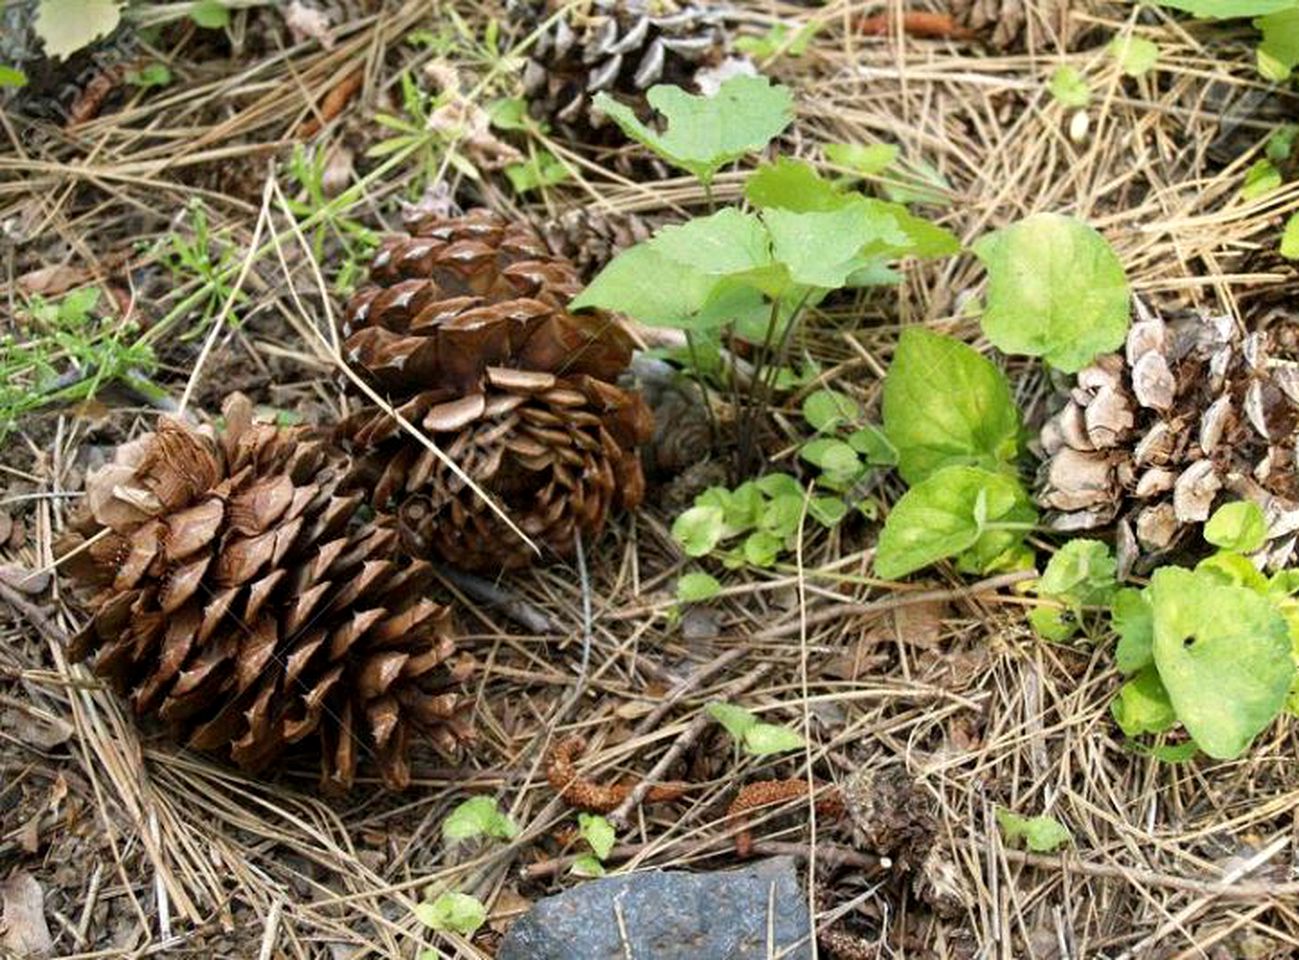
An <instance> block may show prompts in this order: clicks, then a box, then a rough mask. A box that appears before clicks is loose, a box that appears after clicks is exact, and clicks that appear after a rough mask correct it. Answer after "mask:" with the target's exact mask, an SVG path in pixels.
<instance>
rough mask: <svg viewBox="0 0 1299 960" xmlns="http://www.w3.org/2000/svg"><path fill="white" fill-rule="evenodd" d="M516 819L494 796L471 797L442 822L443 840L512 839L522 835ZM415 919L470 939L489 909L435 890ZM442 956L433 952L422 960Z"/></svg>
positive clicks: (462, 895)
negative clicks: (501, 807)
mask: <svg viewBox="0 0 1299 960" xmlns="http://www.w3.org/2000/svg"><path fill="white" fill-rule="evenodd" d="M518 832H519V828H518V826H517V825H516V824H515V822H514V819H513V818H512V817H511V816H510V815H509V814H508V813H504V812H502V811H501V809H500V808H499V807H498V805H497V803H496V799H495V798H494V797H470V798H469V799H468V800H466V801H464V802H463V803H461V804H459V805H458V806H457V807H456V808H455V809H454V810H452V811H451V812H450V813H449V814H448V815H447V817H446V819H445V820H443V821H442V838H443V839H444V840H445V841H446V842H447V843H465V842H468V841H472V840H511V839H513V838H514V837H515V836H517V835H518ZM415 919H417V920H419V922H420V923H422V924H424V926H426V927H428V928H429V929H431V930H436V931H438V932H439V933H458V934H461V935H462V936H468V935H470V934H472V933H473V932H474V931H475V930H477V929H478V928H479V927H481V926H482V925H483V924H484V923H485V922H486V921H487V908H486V907H485V906H484V905H483V903H482V901H481V900H479V899H478V898H477V897H472V896H470V895H469V894H467V893H459V892H457V891H455V890H441V891H438V890H431V891H429V892H428V895H427V896H426V897H425V899H424V900H423V901H422V902H420V903H418V904H416V906H415ZM437 956H441V954H437V953H434V952H433V951H425V952H423V953H421V954H420V960H425V958H429V960H432V958H433V957H437Z"/></svg>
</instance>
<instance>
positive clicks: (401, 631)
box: [60, 398, 468, 789]
mask: <svg viewBox="0 0 1299 960" xmlns="http://www.w3.org/2000/svg"><path fill="white" fill-rule="evenodd" d="M225 412H226V419H227V427H226V430H225V432H224V434H222V435H221V437H220V438H213V437H212V436H210V435H208V434H204V433H200V432H199V431H196V430H194V429H191V428H189V427H187V426H184V425H182V424H180V423H177V422H175V421H170V420H163V421H162V422H161V423H160V425H159V426H158V428H157V430H156V431H155V432H153V433H150V434H146V435H144V436H143V437H141V438H140V439H138V440H136V441H133V442H132V443H130V444H127V445H125V446H124V447H122V448H121V449H120V450H119V451H118V456H117V458H116V460H115V461H114V462H113V463H112V464H110V465H108V466H107V467H106V468H104V469H102V470H101V471H99V472H98V473H96V474H94V475H92V476H91V478H90V479H89V480H88V481H87V501H88V502H87V510H86V512H85V514H84V515H83V516H82V517H80V518H79V520H78V521H77V522H76V523H75V525H74V527H73V529H72V530H71V531H70V532H69V533H68V534H67V535H66V536H65V538H64V540H63V542H62V543H61V545H60V552H61V553H63V554H65V555H67V556H68V559H67V561H66V569H67V570H68V572H69V573H70V574H71V575H72V576H73V578H74V579H75V580H76V581H77V582H78V583H79V584H80V585H81V586H82V587H83V588H85V589H86V590H87V592H91V593H92V596H91V599H90V606H91V608H92V610H93V614H92V617H91V619H90V621H89V623H88V624H87V625H86V627H85V628H84V629H83V630H82V631H81V632H80V633H79V634H78V635H77V637H76V638H75V639H74V641H73V643H72V645H71V648H70V656H71V657H72V658H73V659H74V660H81V659H85V658H87V657H90V656H92V655H93V656H94V670H95V672H96V673H97V674H98V675H100V676H101V677H103V678H104V679H105V680H106V681H107V682H108V683H109V685H110V686H112V687H113V688H114V689H115V690H117V691H118V692H119V693H121V694H123V695H124V696H126V697H127V698H128V699H129V700H130V702H131V705H132V708H133V709H134V711H135V712H136V713H137V714H140V715H156V716H157V717H158V718H160V719H161V720H162V721H164V722H165V723H166V724H167V725H169V726H170V727H171V728H172V731H173V732H174V733H175V734H176V735H177V736H178V737H179V739H181V740H182V742H184V743H186V745H187V746H189V747H191V748H193V749H197V750H204V751H211V752H216V753H219V754H221V755H223V756H225V757H227V758H228V759H229V760H231V761H232V762H234V763H235V764H236V765H238V766H239V767H241V768H243V769H245V770H248V771H250V772H254V773H256V772H261V771H264V770H266V769H267V768H268V767H270V765H271V764H273V763H275V762H276V761H277V760H279V759H280V758H282V757H283V756H284V755H285V754H286V753H287V752H288V751H289V749H290V748H291V747H293V746H294V745H295V744H301V743H303V742H304V741H307V740H308V738H311V737H313V736H314V737H315V738H316V740H317V743H318V753H319V757H320V761H321V767H322V783H323V784H324V785H325V786H326V787H327V788H341V789H346V788H347V787H349V786H350V785H351V783H352V780H353V778H354V776H355V772H356V769H357V764H358V761H359V760H360V759H362V758H361V757H360V756H359V755H358V750H360V751H362V752H364V753H373V754H375V755H376V756H377V759H378V763H379V768H380V772H381V773H382V775H383V777H384V779H385V781H386V782H387V783H388V784H389V785H390V786H393V787H402V786H404V785H405V784H406V783H407V782H408V781H409V769H408V765H407V752H408V745H409V741H410V738H411V734H412V732H413V729H415V728H417V729H419V730H421V731H424V732H426V733H429V734H430V735H431V736H432V737H433V739H434V742H435V744H436V745H438V746H439V747H440V748H442V749H443V750H446V751H454V750H455V749H456V746H457V744H458V742H459V741H460V740H461V739H462V738H464V737H466V736H467V735H468V732H467V728H466V727H465V726H464V724H463V723H462V722H461V721H460V720H459V719H458V718H457V699H458V698H457V696H456V694H455V693H454V691H453V690H452V689H451V686H452V682H453V680H454V679H455V678H454V677H453V674H452V671H451V669H450V666H449V664H450V659H449V658H450V657H451V655H452V653H453V652H454V649H455V643H454V640H453V634H452V631H451V624H450V612H449V610H448V608H446V607H443V606H440V605H438V604H436V603H434V602H432V601H431V600H428V599H426V598H424V597H423V596H422V593H423V588H424V587H425V586H427V584H428V583H429V581H431V579H432V571H431V569H430V568H429V566H428V565H427V564H426V563H404V562H402V561H400V560H399V559H398V558H397V555H396V549H395V548H396V546H397V541H398V536H397V531H396V528H395V524H394V523H393V521H392V520H391V519H379V520H374V521H371V522H369V523H358V522H357V520H356V511H357V507H358V505H359V503H360V501H361V496H360V495H359V494H357V493H349V494H343V493H340V491H339V485H340V483H341V481H342V479H343V477H344V476H345V475H346V473H347V468H346V463H345V462H344V461H342V460H341V459H340V458H339V457H338V455H337V454H336V453H334V452H331V451H330V450H329V449H328V448H327V447H326V446H324V445H323V444H322V443H321V442H320V441H319V440H318V439H315V438H313V437H312V436H311V435H310V433H309V432H308V431H306V430H305V429H302V428H278V427H273V426H270V425H266V424H259V423H254V422H253V420H252V416H251V405H250V404H248V403H247V401H246V400H244V399H243V398H235V399H234V400H233V401H232V402H230V403H228V404H227V406H226V411H225Z"/></svg>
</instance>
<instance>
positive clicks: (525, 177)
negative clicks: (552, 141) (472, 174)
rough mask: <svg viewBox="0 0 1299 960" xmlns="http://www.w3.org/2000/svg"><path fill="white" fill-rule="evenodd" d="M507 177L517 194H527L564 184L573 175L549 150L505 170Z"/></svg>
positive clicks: (539, 152)
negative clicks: (531, 191)
mask: <svg viewBox="0 0 1299 960" xmlns="http://www.w3.org/2000/svg"><path fill="white" fill-rule="evenodd" d="M505 176H506V177H507V178H508V179H509V181H510V186H511V187H513V188H514V192H515V193H527V192H528V191H530V190H538V189H540V188H542V187H553V186H554V185H555V184H557V183H563V182H564V181H565V180H567V179H568V178H569V177H570V176H571V173H570V172H569V169H568V167H566V166H565V165H564V164H563V162H562V161H560V159H559V158H558V157H556V156H555V155H554V154H553V153H551V152H550V151H549V150H539V151H538V152H537V153H536V154H534V155H533V156H531V157H529V158H528V159H527V160H525V161H523V162H522V163H512V164H510V165H509V166H508V167H506V168H505Z"/></svg>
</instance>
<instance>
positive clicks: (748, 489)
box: [672, 473, 848, 602]
mask: <svg viewBox="0 0 1299 960" xmlns="http://www.w3.org/2000/svg"><path fill="white" fill-rule="evenodd" d="M805 503H806V505H807V515H808V516H810V517H811V518H813V520H815V521H816V522H818V523H820V524H821V525H822V526H825V527H833V526H836V525H837V524H838V523H839V522H840V521H841V520H842V519H843V518H844V516H846V515H847V512H848V508H847V506H846V505H845V504H844V502H843V498H842V497H839V496H829V495H814V496H810V497H809V496H807V495H806V494H805V492H804V490H803V488H802V487H801V486H799V483H798V481H797V480H795V479H794V478H793V477H791V476H790V475H789V474H787V473H769V474H767V475H766V476H764V477H759V478H758V479H757V480H747V481H745V482H744V483H742V484H740V485H739V486H738V487H736V488H735V489H734V490H728V489H727V488H726V487H710V488H709V489H707V490H705V491H704V492H703V493H701V494H700V495H699V496H697V497H696V498H695V501H694V505H693V506H691V507H690V508H689V509H688V510H686V511H685V512H683V513H682V514H681V515H680V516H678V517H677V518H676V520H675V521H674V522H673V524H672V537H673V539H674V540H676V541H677V543H679V544H681V547H682V549H683V550H684V551H685V553H686V555H687V556H690V557H704V556H708V555H710V554H712V555H715V556H716V557H717V558H718V559H720V560H721V561H722V563H723V564H725V565H726V566H727V567H728V568H731V569H735V568H738V567H742V566H744V565H745V564H746V563H747V564H752V565H753V566H755V567H772V566H775V564H776V562H777V561H778V560H779V559H780V558H781V556H782V555H784V554H785V553H786V552H788V551H790V550H793V549H794V547H795V545H796V543H797V539H798V532H799V529H800V528H801V527H802V526H803V522H804V521H803V510H804V504H805ZM741 538H742V539H741ZM728 544H729V546H728ZM688 576H690V575H687V577H688ZM697 576H698V577H706V576H707V574H701V575H697ZM687 577H682V583H681V584H679V585H678V599H679V600H681V601H682V602H691V601H697V600H706V599H709V597H710V596H712V595H715V592H716V589H715V588H716V585H717V581H716V580H713V579H712V578H711V577H709V578H708V581H704V580H702V579H687ZM710 591H711V593H710Z"/></svg>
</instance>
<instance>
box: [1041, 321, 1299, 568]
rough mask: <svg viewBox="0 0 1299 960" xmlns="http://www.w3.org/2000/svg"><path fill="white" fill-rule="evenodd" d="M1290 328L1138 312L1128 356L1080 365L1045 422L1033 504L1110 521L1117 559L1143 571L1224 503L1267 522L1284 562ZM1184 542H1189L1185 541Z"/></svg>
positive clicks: (1288, 535) (1291, 405)
mask: <svg viewBox="0 0 1299 960" xmlns="http://www.w3.org/2000/svg"><path fill="white" fill-rule="evenodd" d="M1297 431H1299V329H1297V328H1296V327H1295V325H1294V322H1293V321H1292V320H1290V319H1288V317H1284V316H1283V318H1282V319H1280V322H1278V323H1276V324H1274V325H1271V326H1266V327H1264V328H1263V329H1260V330H1257V331H1255V332H1252V333H1248V334H1247V333H1245V332H1244V331H1243V330H1242V329H1241V328H1240V326H1239V325H1238V324H1237V323H1236V321H1234V320H1233V319H1232V318H1231V317H1230V316H1220V317H1211V318H1204V317H1200V316H1188V317H1182V318H1179V319H1177V320H1176V321H1174V322H1171V323H1167V324H1166V323H1165V322H1164V321H1163V320H1162V319H1161V318H1159V317H1158V316H1153V315H1149V314H1145V313H1143V315H1142V317H1141V319H1140V320H1139V321H1138V322H1137V323H1135V324H1133V326H1132V330H1131V332H1130V333H1129V335H1128V340H1127V347H1126V351H1125V353H1124V354H1110V355H1107V356H1104V357H1101V358H1099V359H1098V360H1097V361H1096V362H1095V363H1094V364H1093V365H1092V366H1090V367H1087V368H1086V369H1084V370H1081V371H1079V373H1078V376H1077V380H1076V385H1075V386H1074V387H1073V389H1072V390H1071V392H1070V394H1069V397H1068V400H1067V401H1066V403H1065V405H1064V407H1063V409H1062V410H1061V411H1060V412H1059V413H1058V414H1056V415H1055V416H1054V417H1053V418H1052V419H1051V420H1050V421H1049V422H1048V423H1047V424H1046V426H1045V427H1044V428H1043V430H1042V434H1041V444H1042V447H1043V450H1044V451H1045V453H1046V456H1047V459H1046V462H1045V463H1044V464H1043V469H1042V473H1041V477H1040V485H1039V489H1038V502H1039V503H1040V504H1041V505H1042V506H1043V507H1045V508H1047V509H1048V510H1050V511H1052V512H1051V513H1050V515H1049V519H1048V522H1049V523H1050V524H1051V525H1052V526H1053V527H1055V528H1056V529H1059V530H1090V529H1094V528H1097V527H1102V526H1106V525H1108V524H1109V523H1111V522H1113V521H1116V520H1117V522H1118V541H1119V546H1120V558H1121V559H1122V560H1123V561H1124V566H1125V568H1126V567H1129V566H1131V565H1132V564H1133V563H1134V562H1135V563H1136V565H1137V566H1138V568H1146V567H1149V566H1151V565H1152V564H1153V562H1154V561H1155V559H1156V558H1158V557H1159V556H1162V555H1164V554H1166V553H1168V552H1169V551H1171V550H1174V549H1175V548H1176V547H1178V545H1179V544H1182V543H1184V542H1185V541H1186V540H1187V538H1188V535H1191V534H1195V535H1196V537H1195V538H1194V539H1193V540H1192V541H1191V542H1192V543H1195V542H1198V534H1199V532H1200V526H1201V524H1202V523H1203V521H1204V520H1206V519H1207V518H1208V517H1209V515H1210V513H1211V512H1212V511H1213V509H1214V507H1215V506H1217V505H1218V504H1219V503H1221V502H1222V501H1224V500H1227V499H1234V498H1244V499H1249V500H1253V501H1254V502H1256V503H1258V504H1259V506H1260V507H1262V508H1263V512H1264V515H1265V516H1266V517H1267V520H1268V525H1269V529H1268V537H1269V545H1268V547H1267V555H1266V562H1267V565H1268V566H1269V567H1270V568H1272V569H1276V568H1279V567H1281V566H1284V565H1286V564H1288V563H1290V562H1292V560H1293V558H1294V554H1295V540H1296V534H1297V531H1299V477H1297V476H1296V439H1297V438H1299V433H1297ZM1188 545H1190V544H1188Z"/></svg>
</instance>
